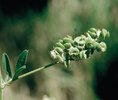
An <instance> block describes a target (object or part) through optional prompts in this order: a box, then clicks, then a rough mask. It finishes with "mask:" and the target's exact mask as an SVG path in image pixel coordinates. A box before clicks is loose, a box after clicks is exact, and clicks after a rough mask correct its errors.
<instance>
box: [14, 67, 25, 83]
mask: <svg viewBox="0 0 118 100" xmlns="http://www.w3.org/2000/svg"><path fill="white" fill-rule="evenodd" d="M24 69H26V66H25V65H23V66H22V67H20V68H19V69H17V71H16V72H15V74H14V76H13V79H12V81H15V80H17V79H18V76H19V75H20V74H21V72H22V71H23V70H24Z"/></svg>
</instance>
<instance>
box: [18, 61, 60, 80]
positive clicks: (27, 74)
mask: <svg viewBox="0 0 118 100" xmlns="http://www.w3.org/2000/svg"><path fill="white" fill-rule="evenodd" d="M58 63H59V62H53V63H51V64H48V65H46V66H43V67H40V68H37V69H35V70H33V71H30V72H27V73H25V74H23V75H20V76H19V77H18V79H21V78H24V77H26V76H29V75H31V74H33V73H36V72H38V71H41V70H43V69H45V68H48V67H51V66H53V65H56V64H58Z"/></svg>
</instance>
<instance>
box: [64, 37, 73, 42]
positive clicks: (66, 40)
mask: <svg viewBox="0 0 118 100" xmlns="http://www.w3.org/2000/svg"><path fill="white" fill-rule="evenodd" d="M63 42H64V43H72V42H73V40H72V39H71V38H69V37H65V38H64V39H63Z"/></svg>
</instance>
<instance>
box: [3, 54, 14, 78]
mask: <svg viewBox="0 0 118 100" xmlns="http://www.w3.org/2000/svg"><path fill="white" fill-rule="evenodd" d="M2 63H3V69H4V72H5V74H6V75H8V77H10V78H12V72H11V67H10V61H9V57H8V55H7V54H6V53H3V56H2Z"/></svg>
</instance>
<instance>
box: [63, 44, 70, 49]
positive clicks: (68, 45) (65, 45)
mask: <svg viewBox="0 0 118 100" xmlns="http://www.w3.org/2000/svg"><path fill="white" fill-rule="evenodd" d="M71 46H72V45H71V43H65V44H64V47H65V48H66V49H69V48H70V47H71Z"/></svg>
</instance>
